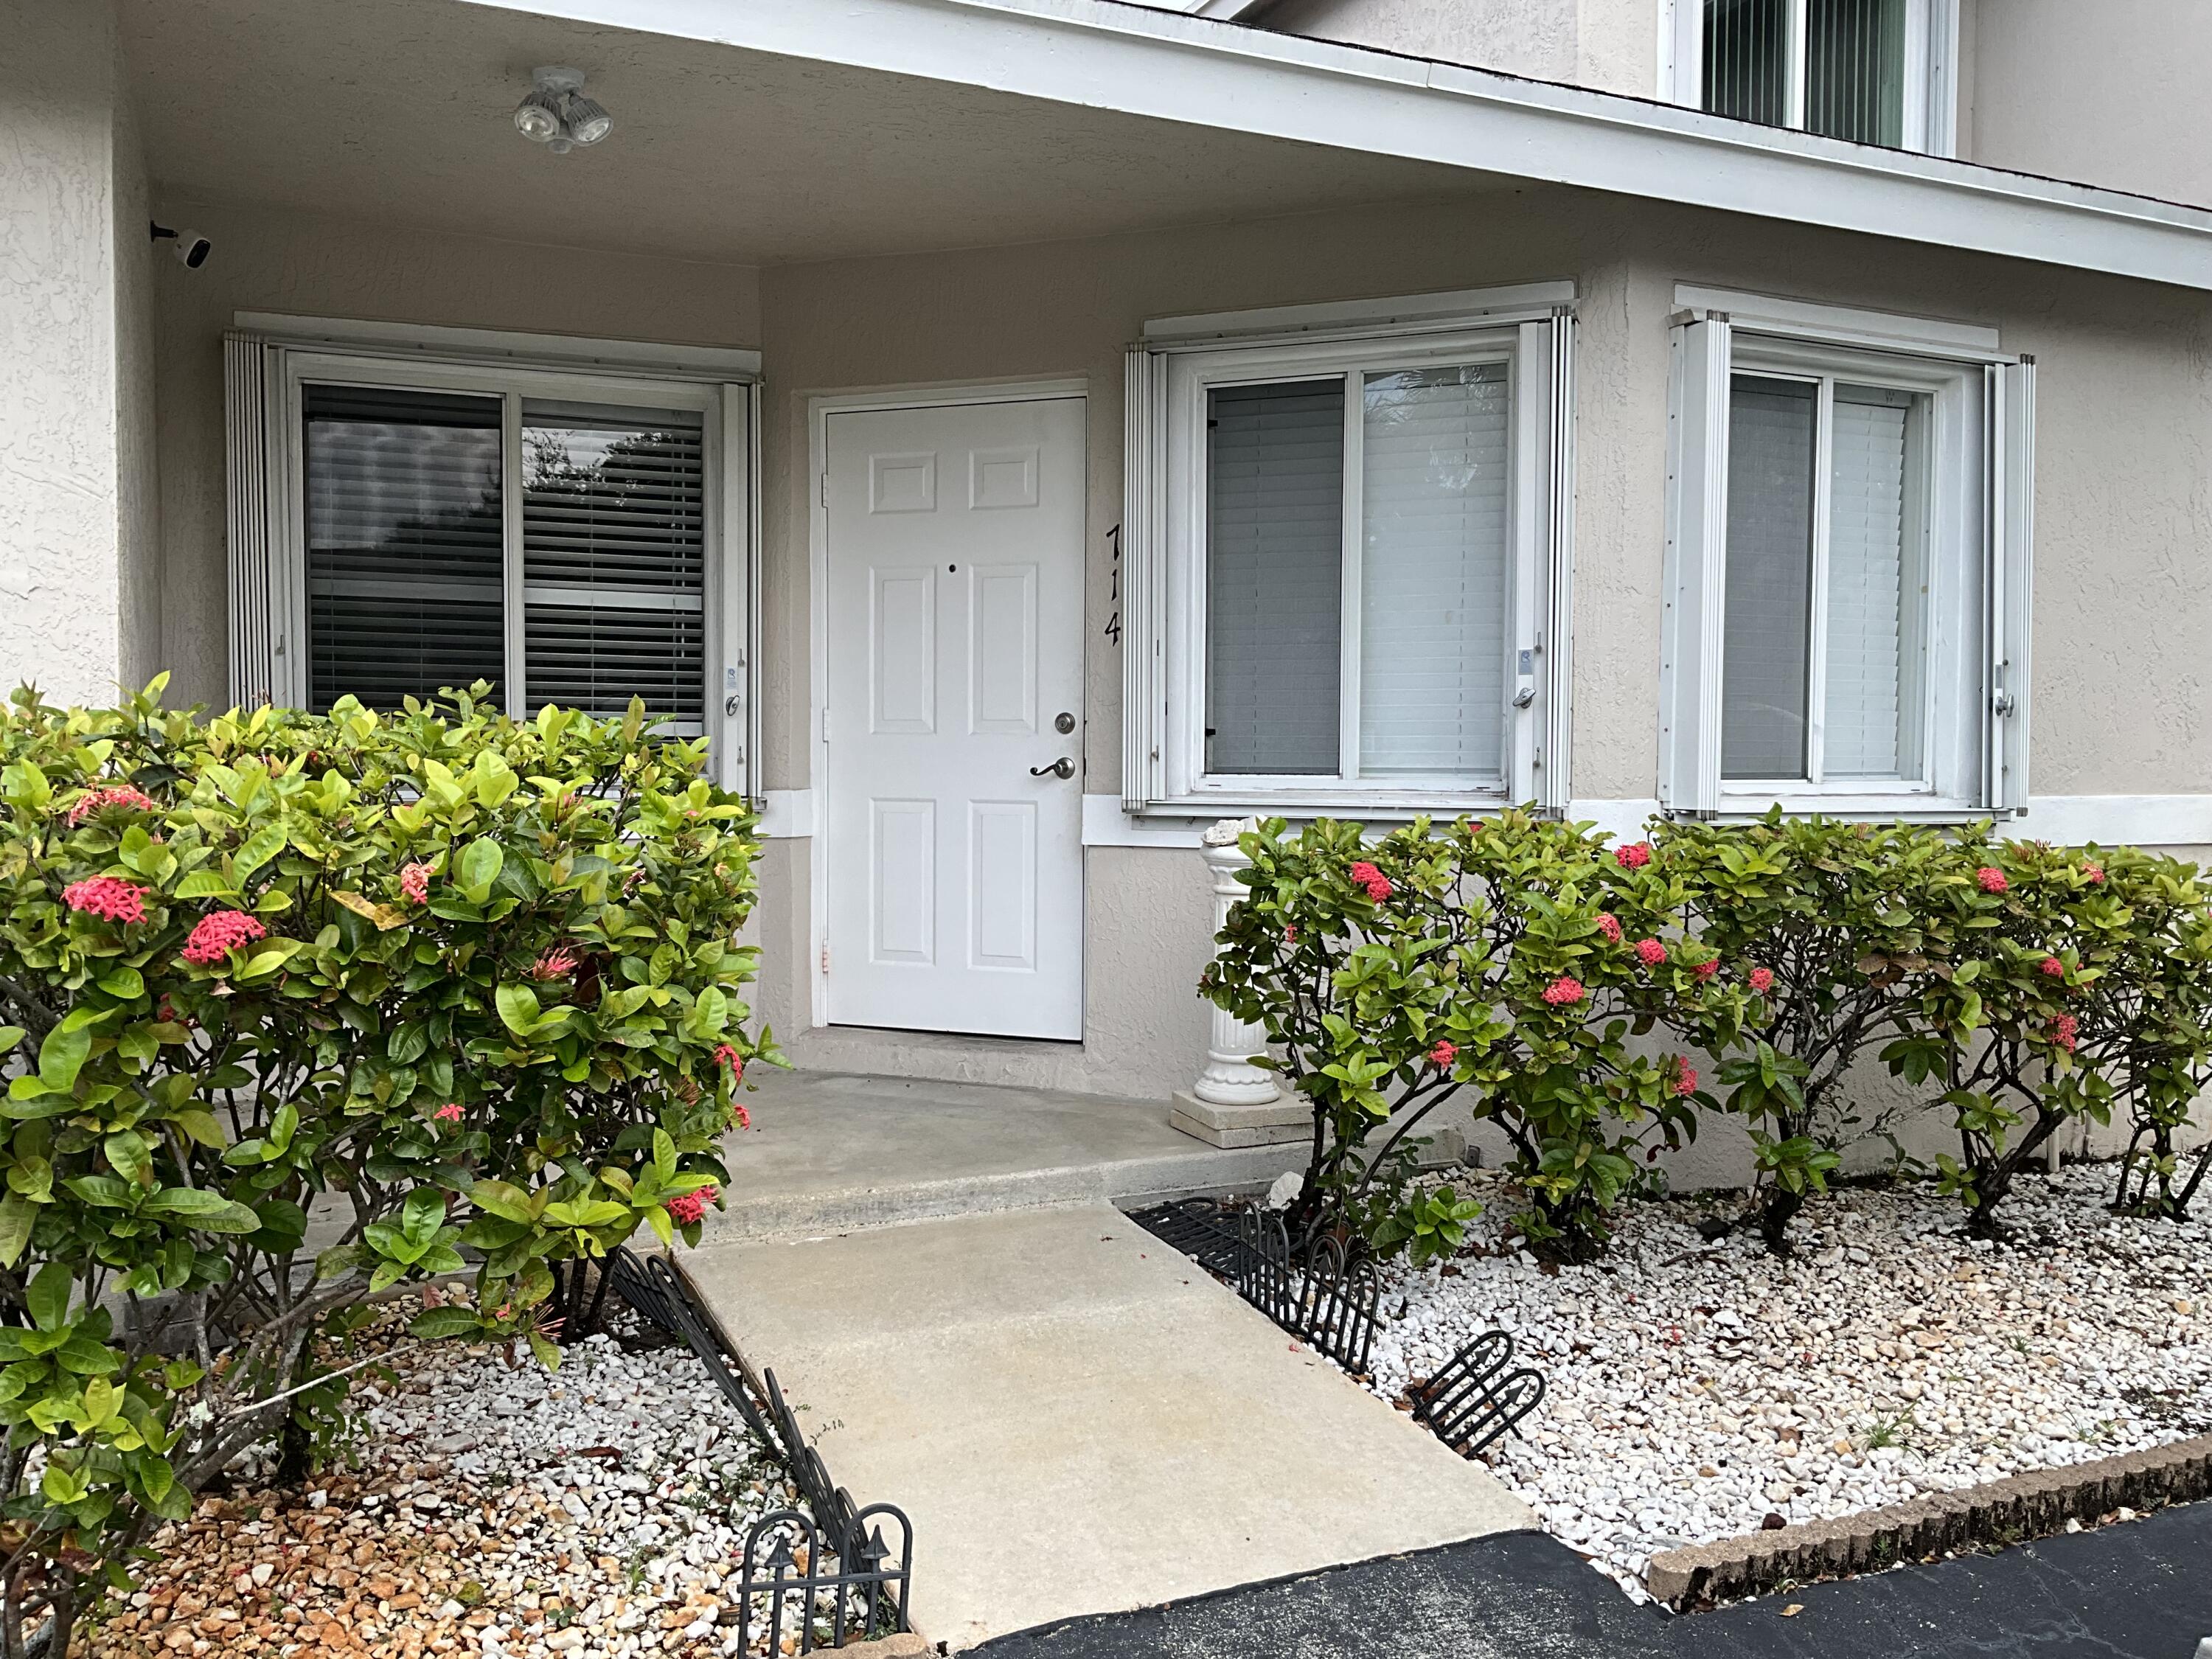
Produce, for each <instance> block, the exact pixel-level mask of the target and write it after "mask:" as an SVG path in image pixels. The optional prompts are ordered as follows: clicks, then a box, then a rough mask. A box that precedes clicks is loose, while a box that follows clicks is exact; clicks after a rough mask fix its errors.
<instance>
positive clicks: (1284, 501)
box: [1206, 378, 1344, 775]
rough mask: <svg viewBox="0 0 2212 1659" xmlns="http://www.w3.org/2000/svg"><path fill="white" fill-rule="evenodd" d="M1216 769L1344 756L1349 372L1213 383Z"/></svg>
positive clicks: (1283, 771) (1209, 705)
mask: <svg viewBox="0 0 2212 1659" xmlns="http://www.w3.org/2000/svg"><path fill="white" fill-rule="evenodd" d="M1208 408H1209V415H1208V425H1209V428H1210V431H1209V437H1208V446H1207V447H1208V456H1209V460H1208V467H1207V471H1208V479H1207V494H1206V501H1207V516H1208V521H1209V522H1208V536H1207V552H1206V617H1207V629H1206V635H1207V653H1206V654H1207V661H1206V737H1207V757H1208V758H1207V769H1208V770H1209V771H1212V772H1221V773H1255V774H1279V775H1298V774H1308V775H1329V774H1333V773H1334V772H1335V771H1336V769H1337V757H1338V748H1339V744H1338V733H1339V725H1338V690H1339V687H1340V684H1341V680H1340V650H1339V641H1340V621H1341V617H1342V611H1343V599H1342V593H1343V568H1344V551H1343V546H1344V381H1343V380H1342V379H1341V378H1338V379H1334V380H1306V381H1292V382H1287V383H1282V384H1277V385H1272V386H1217V387H1215V388H1213V390H1212V392H1211V393H1210V394H1209V396H1208Z"/></svg>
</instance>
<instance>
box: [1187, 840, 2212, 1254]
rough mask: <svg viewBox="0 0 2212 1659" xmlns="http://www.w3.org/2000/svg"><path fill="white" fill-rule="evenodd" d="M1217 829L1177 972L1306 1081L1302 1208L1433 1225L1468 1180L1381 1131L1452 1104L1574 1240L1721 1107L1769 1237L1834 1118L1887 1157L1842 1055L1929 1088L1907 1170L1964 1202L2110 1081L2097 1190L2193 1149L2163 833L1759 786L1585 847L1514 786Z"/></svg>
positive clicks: (2181, 981) (2207, 1151) (2186, 901)
mask: <svg viewBox="0 0 2212 1659" xmlns="http://www.w3.org/2000/svg"><path fill="white" fill-rule="evenodd" d="M1241 845H1242V848H1243V852H1244V853H1245V854H1246V855H1247V857H1248V858H1249V860H1251V864H1250V868H1249V869H1248V870H1246V871H1245V872H1243V873H1242V875H1241V877H1240V879H1241V880H1243V882H1244V883H1245V884H1247V885H1248V886H1249V888H1250V890H1251V891H1250V893H1249V896H1247V897H1246V898H1244V899H1243V900H1240V901H1239V902H1237V904H1235V905H1234V906H1232V907H1231V912H1230V915H1229V918H1228V921H1227V923H1226V925H1225V927H1224V928H1223V930H1222V932H1221V933H1220V934H1219V935H1218V944H1219V945H1220V947H1221V949H1220V952H1219V954H1218V956H1217V957H1216V958H1215V960H1214V961H1213V962H1212V963H1211V964H1210V965H1209V966H1208V968H1207V969H1206V974H1205V976H1204V978H1203V980H1202V981H1201V983H1200V990H1201V992H1202V994H1205V995H1206V996H1207V997H1208V998H1210V999H1211V1000H1213V1001H1214V1002H1216V1003H1218V1004H1219V1005H1220V1006H1223V1007H1225V1008H1227V1009H1229V1010H1231V1012H1234V1013H1236V1014H1237V1016H1238V1017H1239V1018H1243V1019H1246V1020H1249V1021H1252V1022H1254V1023H1255V1024H1259V1025H1261V1027H1262V1028H1263V1029H1265V1030H1266V1031H1267V1036H1268V1039H1269V1042H1270V1043H1271V1044H1272V1045H1273V1046H1274V1048H1275V1049H1276V1050H1277V1051H1278V1057H1276V1058H1273V1059H1270V1060H1267V1061H1266V1062H1265V1063H1267V1064H1269V1065H1272V1066H1277V1067H1279V1069H1280V1070H1281V1071H1282V1073H1284V1075H1285V1079H1286V1080H1287V1081H1288V1082H1289V1083H1290V1085H1291V1087H1292V1088H1294V1089H1295V1090H1297V1091H1298V1092H1299V1093H1301V1094H1303V1095H1304V1096H1305V1097H1306V1098H1307V1099H1308V1100H1309V1101H1310V1103H1311V1104H1312V1108H1313V1121H1314V1133H1313V1143H1312V1153H1311V1157H1310V1162H1309V1166H1308V1169H1307V1172H1306V1179H1305V1182H1304V1188H1303V1191H1302V1195H1301V1198H1300V1200H1299V1204H1300V1209H1299V1211H1298V1212H1297V1216H1296V1217H1295V1219H1297V1221H1298V1222H1299V1223H1300V1224H1301V1225H1302V1226H1303V1228H1304V1231H1307V1232H1308V1233H1311V1232H1313V1231H1317V1230H1322V1229H1326V1228H1329V1227H1337V1228H1341V1229H1344V1230H1346V1231H1352V1232H1355V1233H1357V1234H1358V1235H1359V1236H1360V1237H1363V1238H1364V1240H1365V1241H1366V1242H1367V1243H1368V1244H1369V1245H1370V1247H1371V1248H1373V1249H1376V1250H1378V1251H1382V1252H1385V1253H1388V1252H1391V1251H1395V1250H1397V1249H1410V1250H1411V1252H1412V1253H1413V1255H1414V1256H1415V1258H1416V1259H1417V1260H1425V1259H1427V1258H1429V1257H1431V1256H1433V1255H1440V1254H1447V1253H1449V1251H1451V1250H1453V1249H1457V1248H1458V1246H1459V1244H1460V1243H1461V1235H1462V1227H1463V1224H1464V1223H1465V1222H1466V1221H1467V1220H1468V1219H1469V1218H1471V1216H1472V1214H1473V1213H1474V1212H1473V1211H1472V1209H1471V1208H1470V1207H1469V1206H1468V1202H1467V1200H1463V1199H1461V1198H1460V1197H1459V1196H1458V1195H1457V1194H1455V1193H1454V1192H1453V1191H1452V1190H1451V1189H1450V1188H1442V1189H1436V1190H1429V1191H1423V1190H1420V1189H1418V1188H1413V1187H1411V1186H1410V1185H1409V1184H1408V1182H1407V1176H1408V1174H1409V1172H1410V1166H1409V1160H1408V1158H1407V1152H1408V1150H1409V1148H1410V1146H1411V1145H1412V1143H1411V1142H1410V1141H1409V1139H1408V1137H1409V1136H1410V1135H1411V1134H1412V1133H1413V1132H1414V1131H1415V1130H1416V1129H1417V1128H1419V1127H1422V1126H1424V1125H1428V1126H1430V1127H1434V1126H1435V1125H1436V1124H1437V1123H1438V1122H1440V1121H1442V1120H1440V1119H1438V1118H1437V1116H1436V1114H1437V1111H1438V1110H1439V1109H1441V1108H1443V1106H1444V1105H1445V1104H1446V1103H1456V1104H1457V1105H1458V1106H1459V1107H1461V1108H1462V1109H1467V1110H1469V1111H1471V1114H1472V1116H1473V1117H1474V1119H1475V1120H1476V1121H1490V1122H1492V1123H1495V1124H1496V1125H1497V1126H1498V1127H1499V1128H1500V1129H1501V1130H1502V1131H1503V1132H1504V1134H1505V1136H1506V1138H1507V1139H1508V1140H1509V1141H1510V1143H1511V1145H1512V1146H1513V1149H1514V1156H1513V1161H1512V1164H1511V1166H1510V1171H1511V1173H1512V1174H1513V1176H1515V1177H1516V1182H1517V1184H1518V1186H1519V1187H1520V1188H1521V1190H1522V1192H1523V1193H1525V1194H1527V1198H1528V1208H1527V1211H1526V1212H1525V1213H1524V1214H1523V1215H1522V1216H1521V1217H1520V1218H1518V1225H1520V1226H1521V1227H1522V1230H1523V1231H1524V1232H1525V1233H1526V1234H1527V1236H1528V1238H1529V1239H1530V1240H1531V1241H1532V1243H1534V1244H1535V1245H1536V1246H1537V1247H1538V1248H1541V1249H1547V1250H1550V1251H1552V1252H1553V1253H1555V1254H1559V1255H1583V1254H1587V1253H1588V1252H1589V1251H1590V1250H1592V1249H1595V1248H1597V1247H1599V1246H1600V1245H1601V1243H1602V1242H1603V1239H1604V1237H1605V1233H1606V1227H1607V1223H1606V1217H1607V1212H1609V1211H1610V1210H1611V1209H1612V1208H1613V1206H1614V1205H1615V1204H1616V1203H1617V1202H1618V1201H1619V1200H1620V1198H1621V1197H1622V1196H1623V1195H1624V1194H1629V1193H1632V1192H1634V1191H1635V1190H1637V1189H1638V1187H1639V1186H1640V1185H1642V1184H1644V1182H1646V1181H1647V1180H1648V1179H1649V1177H1648V1176H1645V1175H1644V1170H1646V1169H1647V1168H1648V1165H1649V1164H1650V1163H1651V1162H1652V1161H1655V1160H1656V1158H1657V1156H1658V1152H1659V1149H1660V1147H1661V1146H1662V1145H1664V1146H1679V1145H1680V1144H1681V1143H1682V1142H1684V1141H1685V1140H1686V1139H1689V1138H1691V1137H1692V1135H1694V1133H1696V1130H1697V1127H1698V1121H1699V1115H1700V1114H1702V1113H1707V1112H1726V1113H1729V1114H1731V1115H1734V1116H1735V1118H1737V1119H1738V1120H1739V1121H1741V1124H1742V1126H1743V1127H1744V1128H1745V1129H1746V1130H1747V1133H1748V1134H1749V1137H1750V1139H1751V1142H1752V1146H1753V1155H1754V1163H1755V1166H1756V1177H1755V1185H1754V1202H1753V1210H1752V1212H1751V1216H1750V1217H1749V1219H1751V1220H1753V1222H1754V1223H1755V1224H1756V1225H1758V1227H1759V1230H1760V1231H1761V1233H1762V1235H1763V1236H1764V1237H1765V1239H1766V1241H1767V1243H1768V1244H1769V1245H1770V1247H1771V1248H1772V1249H1775V1250H1777V1251H1784V1250H1786V1249H1788V1248H1789V1240H1788V1227H1789V1223H1790V1218H1791V1217H1792V1216H1793V1215H1794V1214H1795V1213H1796V1211H1797V1209H1798V1208H1799V1207H1800V1206H1802V1203H1803V1201H1804V1200H1805V1198H1806V1196H1807V1195H1808V1194H1811V1193H1814V1192H1818V1191H1820V1190H1822V1189H1823V1188H1824V1187H1825V1185H1826V1181H1827V1178H1828V1176H1830V1175H1831V1174H1832V1172H1833V1171H1834V1170H1837V1168H1838V1166H1839V1164H1841V1162H1842V1156H1843V1152H1844V1149H1845V1148H1846V1147H1847V1146H1849V1145H1850V1143H1851V1142H1852V1141H1854V1140H1856V1139H1863V1138H1864V1137H1865V1136H1867V1135H1869V1134H1881V1135H1884V1136H1887V1137H1888V1138H1889V1139H1890V1141H1891V1145H1892V1146H1893V1149H1894V1150H1895V1151H1896V1152H1897V1154H1898V1157H1899V1160H1900V1162H1902V1163H1905V1164H1908V1165H1909V1164H1911V1163H1912V1162H1913V1160H1911V1158H1909V1157H1908V1156H1907V1154H1906V1153H1905V1149H1904V1148H1903V1147H1902V1146H1900V1145H1899V1142H1898V1141H1897V1139H1896V1137H1895V1133H1894V1132H1895V1128H1896V1125H1895V1122H1894V1121H1893V1115H1889V1114H1884V1115H1875V1117H1873V1118H1872V1119H1870V1120H1869V1118H1867V1117H1866V1116H1864V1115H1863V1113H1862V1111H1861V1109H1859V1108H1858V1107H1857V1106H1856V1105H1855V1104H1853V1103H1852V1100H1851V1097H1850V1095H1849V1094H1848V1093H1847V1092H1846V1091H1847V1089H1848V1088H1849V1086H1850V1084H1849V1081H1848V1078H1849V1074H1850V1069H1851V1067H1852V1066H1853V1064H1854V1062H1855V1061H1857V1062H1862V1063H1863V1069H1862V1079H1863V1076H1864V1068H1865V1067H1867V1066H1873V1065H1875V1064H1876V1063H1877V1062H1878V1064H1879V1065H1880V1066H1882V1067H1886V1068H1887V1071H1888V1072H1889V1073H1891V1074H1893V1076H1895V1077H1896V1078H1898V1079H1902V1081H1903V1082H1904V1083H1905V1085H1907V1087H1908V1088H1909V1089H1912V1090H1915V1091H1918V1092H1919V1095H1920V1097H1921V1103H1922V1104H1923V1105H1926V1106H1931V1107H1934V1108H1936V1109H1940V1110H1941V1111H1942V1112H1944V1113H1947V1114H1948V1116H1949V1120H1950V1123H1951V1127H1952V1129H1953V1131H1954V1133H1955V1135H1956V1137H1957V1146H1958V1151H1957V1152H1956V1154H1955V1155H1954V1154H1951V1153H1942V1154H1939V1155H1938V1156H1937V1158H1936V1159H1935V1162H1934V1166H1933V1173H1934V1175H1935V1176H1936V1180H1937V1181H1938V1182H1939V1183H1940V1185H1941V1187H1942V1190H1944V1191H1946V1192H1948V1193H1950V1194H1955V1195H1956V1196H1957V1197H1958V1198H1959V1199H1960V1200H1961V1202H1962V1203H1963V1204H1964V1205H1965V1206H1966V1208H1967V1212H1968V1216H1969V1221H1970V1225H1971V1226H1972V1229H1973V1230H1974V1231H1978V1232H1982V1233H1985V1234H1986V1233H1991V1232H1994V1231H1996V1229H1997V1223H1996V1218H1995V1212H1996V1207H1997V1206H1998V1205H1999V1204H2000V1203H2001V1202H2002V1200H2003V1198H2004V1196H2005V1194H2006V1193H2007V1191H2008V1189H2009V1188H2010V1186H2011V1184H2012V1182H2013V1181H2014V1179H2015V1176H2017V1175H2018V1173H2019V1171H2020V1170H2021V1169H2022V1168H2023V1167H2025V1166H2026V1164H2027V1163H2028V1162H2029V1161H2030V1160H2031V1159H2033V1158H2036V1157H2037V1156H2039V1154H2040V1153H2041V1152H2042V1151H2043V1149H2044V1148H2045V1146H2046V1145H2047V1144H2048V1143H2049V1141H2050V1139H2051V1136H2052V1135H2053V1134H2055V1133H2057V1131H2058V1129H2059V1128H2060V1127H2063V1125H2064V1124H2066V1123H2067V1122H2069V1121H2074V1120H2075V1119H2088V1120H2091V1121H2095V1122H2098V1123H2103V1122H2106V1121H2109V1120H2110V1118H2111V1116H2112V1113H2113V1111H2114V1109H2115V1108H2116V1106H2118V1105H2120V1104H2123V1103H2124V1106H2125V1108H2126V1109H2127V1111H2128V1112H2129V1114H2130V1120H2131V1136H2130V1145H2129V1148H2128V1152H2127V1155H2126V1157H2125V1158H2124V1162H2123V1165H2122V1176H2121V1190H2120V1191H2119V1192H2118V1194H2116V1200H2115V1201H2116V1203H2118V1204H2119V1205H2121V1206H2124V1207H2127V1208H2130V1209H2132V1210H2136V1211H2139V1212H2143V1213H2149V1214H2160V1215H2167V1216H2176V1217H2178V1216H2179V1215H2181V1214H2183V1213H2184V1212H2185V1211H2186V1209H2187V1206H2188V1205H2189V1204H2190V1202H2191V1200H2192V1199H2193V1198H2194V1197H2195V1196H2196V1194H2197V1191H2198V1189H2199V1188H2200V1187H2201V1185H2202V1183H2203V1180H2204V1177H2205V1172H2206V1170H2207V1168H2208V1165H2212V1143H2208V1144H2206V1145H2205V1146H2200V1147H2199V1148H2198V1149H2197V1150H2196V1151H2195V1152H2187V1151H2185V1150H2184V1141H2185V1138H2186V1137H2185V1131H2186V1130H2187V1129H2188V1127H2189V1125H2190V1114H2191V1110H2192V1109H2194V1105H2195V1102H2196V1100H2197V1096H2198V1093H2199V1091H2200V1090H2202V1089H2203V1087H2204V1085H2206V1084H2207V1083H2208V1082H2212V1019H2209V1018H2208V1015H2212V898H2209V897H2208V895H2207V893H2206V891H2205V890H2204V889H2203V886H2202V885H2201V884H2200V883H2199V881H2198V878H2197V872H2195V870H2194V869H2193V868H2191V866H2186V865H2184V864H2181V863H2179V862H2178V861H2176V860H2172V859H2166V858H2160V857H2155V856H2153V855H2150V854H2142V853H2136V852H2132V851H2128V850H2125V849H2121V850H2116V851H2110V852H2106V851H2100V850H2098V849H2094V848H2091V849H2063V848H2051V847H2047V846H2045V845H2042V844H2041V843H2035V842H2002V843H2000V842H1994V841H1992V840H1991V839H1990V836H1989V835H1988V827H1987V826H1986V825H1983V826H1978V827H1975V828H1973V829H1968V830H1966V831H1964V832H1954V831H1948V830H1945V829H1937V828H1931V827H1924V826H1920V827H1916V826H1907V825H1894V826H1890V827H1887V828H1881V827H1876V826H1870V825H1865V824H1858V823H1837V822H1833V821H1828V820H1822V819H1818V818H1813V819H1803V820H1786V819H1784V818H1783V817H1781V816H1780V815H1779V814H1778V813H1777V814H1773V815H1771V816H1770V817H1766V818H1765V819H1763V820H1759V821H1758V822H1754V823H1738V824H1713V823H1655V824H1654V825H1653V827H1652V829H1651V832H1650V838H1649V839H1648V840H1646V841H1640V842H1632V843H1629V844H1627V845H1624V846H1620V847H1617V848H1608V847H1607V846H1606V845H1605V843H1604V839H1603V838H1602V837H1601V836H1596V835H1595V834H1593V833H1592V832H1591V830H1590V829H1589V826H1587V825H1579V824H1569V823H1556V822H1547V821H1544V820H1541V819H1538V818H1536V817H1533V816H1531V815H1530V814H1528V813H1527V812H1523V811H1508V812H1501V813H1499V814H1498V815H1497V816H1496V817H1492V818H1490V819H1489V820H1487V821H1486V822H1477V821H1473V820H1462V821H1460V822H1458V823H1452V824H1449V825H1443V826H1435V825H1432V824H1431V823H1429V822H1428V821H1426V820H1420V821H1417V822H1415V823H1413V824H1411V825H1409V826H1407V827H1406V828H1403V829H1396V830H1394V831H1391V832H1390V833H1389V834H1386V835H1383V836H1379V837H1376V838H1374V839H1372V840H1370V839H1369V838H1367V836H1365V834H1364V831H1363V830H1362V829H1361V828H1360V827H1359V826H1358V825H1356V824H1351V823H1334V822H1330V821H1327V820H1322V821H1320V822H1316V823H1312V824H1310V825H1308V826H1306V827H1305V828H1304V829H1301V830H1300V831H1298V832H1297V834H1295V835H1292V834H1291V833H1290V832H1289V831H1288V829H1287V827H1286V826H1285V824H1284V823H1283V822H1282V821H1281V820H1279V819H1278V820H1271V821H1268V822H1267V823H1263V824H1261V826H1260V828H1259V829H1257V830H1256V831H1255V832H1252V833H1248V834H1247V835H1246V836H1244V837H1243V841H1242V843H1241ZM1637 1039H1644V1041H1640V1042H1639V1041H1637ZM1695 1054H1706V1055H1710V1056H1712V1057H1713V1059H1714V1060H1716V1061H1717V1068H1716V1073H1717V1083H1718V1085H1719V1088H1718V1089H1717V1091H1708V1090H1706V1089H1704V1088H1701V1087H1700V1086H1699V1078H1698V1074H1697V1072H1696V1070H1695V1069H1694V1068H1693V1062H1692V1056H1693V1055H1695Z"/></svg>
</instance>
